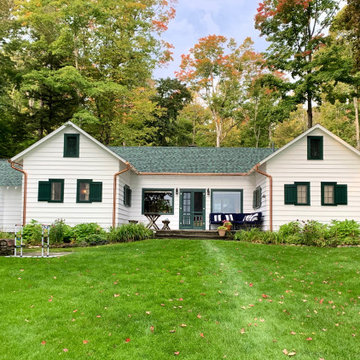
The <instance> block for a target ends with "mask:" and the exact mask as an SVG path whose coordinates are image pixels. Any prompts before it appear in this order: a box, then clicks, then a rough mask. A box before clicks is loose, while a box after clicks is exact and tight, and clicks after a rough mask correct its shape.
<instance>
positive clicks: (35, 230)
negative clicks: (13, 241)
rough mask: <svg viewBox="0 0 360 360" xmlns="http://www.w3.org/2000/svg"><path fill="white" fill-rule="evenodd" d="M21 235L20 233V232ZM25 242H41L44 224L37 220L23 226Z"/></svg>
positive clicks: (33, 243) (31, 243)
mask: <svg viewBox="0 0 360 360" xmlns="http://www.w3.org/2000/svg"><path fill="white" fill-rule="evenodd" d="M18 235H20V234H18ZM22 236H23V242H24V244H29V245H36V244H39V243H41V237H42V226H41V225H40V224H39V223H38V222H37V221H36V220H34V219H33V220H31V222H30V223H29V224H27V225H25V226H24V227H23V232H22Z"/></svg>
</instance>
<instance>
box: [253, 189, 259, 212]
mask: <svg viewBox="0 0 360 360" xmlns="http://www.w3.org/2000/svg"><path fill="white" fill-rule="evenodd" d="M260 207H261V187H260V186H258V187H257V188H256V189H255V190H254V192H253V209H259V208H260Z"/></svg>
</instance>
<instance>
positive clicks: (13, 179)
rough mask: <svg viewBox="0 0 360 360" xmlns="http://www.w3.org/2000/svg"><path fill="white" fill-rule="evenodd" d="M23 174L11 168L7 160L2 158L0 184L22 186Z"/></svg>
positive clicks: (0, 160)
mask: <svg viewBox="0 0 360 360" xmlns="http://www.w3.org/2000/svg"><path fill="white" fill-rule="evenodd" d="M21 184H22V174H21V173H20V172H19V171H16V170H14V169H12V168H11V166H10V164H9V163H8V161H7V160H4V159H0V186H21Z"/></svg>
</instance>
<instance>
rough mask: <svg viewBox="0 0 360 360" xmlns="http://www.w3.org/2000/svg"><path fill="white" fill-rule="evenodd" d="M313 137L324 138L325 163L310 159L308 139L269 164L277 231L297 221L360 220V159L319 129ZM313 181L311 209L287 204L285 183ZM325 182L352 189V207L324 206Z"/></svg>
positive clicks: (349, 195)
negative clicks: (285, 200)
mask: <svg viewBox="0 0 360 360" xmlns="http://www.w3.org/2000/svg"><path fill="white" fill-rule="evenodd" d="M309 135H310V136H323V137H324V160H307V137H306V136H305V137H304V138H302V139H300V140H299V141H298V142H296V143H294V144H293V145H291V146H290V147H289V148H288V149H286V150H284V151H283V152H282V153H280V154H279V155H277V156H275V157H274V158H272V159H270V160H269V161H268V162H267V172H268V173H269V174H270V175H272V176H273V186H274V202H273V206H274V211H273V219H274V230H277V229H278V228H279V227H280V225H282V224H285V223H288V222H290V221H294V220H297V219H299V220H317V221H320V222H322V223H330V222H331V220H332V219H338V220H344V219H354V220H356V221H360V157H359V156H358V155H356V154H355V153H354V152H352V151H351V150H349V149H348V148H346V147H345V146H344V145H342V144H340V143H339V142H338V141H336V140H334V139H333V138H332V137H330V136H328V135H327V134H325V133H324V132H323V131H322V130H320V129H316V130H314V131H313V132H311V133H310V134H309ZM301 181H305V182H310V203H311V205H310V206H296V205H285V204H284V184H293V183H294V182H301ZM321 182H337V183H338V184H347V186H348V205H338V206H321Z"/></svg>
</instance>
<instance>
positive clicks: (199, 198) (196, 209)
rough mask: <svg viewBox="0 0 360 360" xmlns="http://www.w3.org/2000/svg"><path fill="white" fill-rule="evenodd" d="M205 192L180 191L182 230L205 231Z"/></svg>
mask: <svg viewBox="0 0 360 360" xmlns="http://www.w3.org/2000/svg"><path fill="white" fill-rule="evenodd" d="M205 199H206V197H205V190H192V189H186V190H185V189H183V190H180V229H193V230H205Z"/></svg>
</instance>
